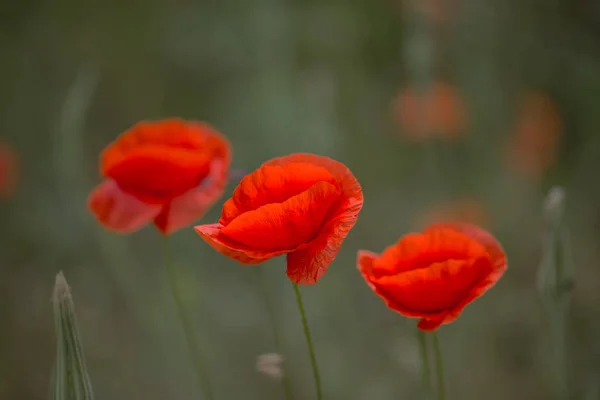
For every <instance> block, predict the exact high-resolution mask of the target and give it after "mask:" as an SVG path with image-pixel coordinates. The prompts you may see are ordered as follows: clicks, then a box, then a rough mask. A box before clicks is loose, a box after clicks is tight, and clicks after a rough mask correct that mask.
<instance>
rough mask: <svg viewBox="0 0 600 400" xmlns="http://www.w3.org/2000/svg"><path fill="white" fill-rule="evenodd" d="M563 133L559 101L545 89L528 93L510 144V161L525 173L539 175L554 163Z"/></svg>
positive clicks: (532, 175)
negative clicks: (551, 96)
mask: <svg viewBox="0 0 600 400" xmlns="http://www.w3.org/2000/svg"><path fill="white" fill-rule="evenodd" d="M562 136H563V121H562V119H561V116H560V110H559V108H558V106H557V105H556V103H554V102H553V101H552V99H551V98H550V97H549V96H547V95H545V94H543V93H536V92H528V93H525V94H524V95H523V99H522V102H521V104H520V109H519V115H518V116H517V122H516V126H515V128H514V133H513V135H512V137H511V139H510V142H509V145H508V152H507V157H508V162H509V163H510V165H511V166H512V167H513V168H515V169H516V170H517V171H518V172H520V173H522V174H523V175H525V176H528V177H533V178H536V177H540V176H541V175H543V173H544V172H545V171H546V170H547V169H548V168H550V167H551V166H552V165H553V164H554V163H555V161H556V159H557V157H558V150H559V146H558V145H559V144H560V140H561V137H562Z"/></svg>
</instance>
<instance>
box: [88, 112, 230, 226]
mask: <svg viewBox="0 0 600 400" xmlns="http://www.w3.org/2000/svg"><path fill="white" fill-rule="evenodd" d="M230 161H231V150H230V144H229V142H228V141H227V139H226V138H225V137H224V136H222V135H221V134H220V133H219V132H217V131H215V130H214V129H213V128H211V127H210V126H208V125H207V124H205V123H202V122H186V121H183V120H180V119H166V120H162V121H156V122H148V121H145V122H140V123H138V124H136V125H135V126H133V127H132V128H131V129H129V130H128V131H126V132H125V133H123V134H122V135H121V136H120V137H119V138H117V140H115V141H114V142H113V143H111V144H110V145H109V146H108V147H107V148H106V149H105V150H104V152H103V153H102V155H101V156H100V170H101V173H102V175H103V176H104V177H106V180H105V181H104V182H103V183H101V184H100V185H99V186H97V187H96V188H95V189H94V190H93V191H92V193H91V195H90V197H89V199H88V205H89V208H90V210H91V211H92V213H93V214H94V215H95V216H96V218H97V219H98V220H99V221H100V222H101V223H102V224H103V225H104V226H106V227H107V228H108V229H111V230H114V231H117V232H120V233H128V232H132V231H135V230H138V229H140V228H141V227H143V226H144V225H146V224H147V223H149V222H151V221H154V224H155V225H156V227H157V228H158V229H159V230H160V231H161V232H163V233H164V234H168V233H171V232H173V231H175V230H177V229H180V228H182V227H184V226H186V225H189V224H191V223H193V222H194V221H195V220H197V219H198V218H200V217H201V216H202V215H204V213H205V212H206V211H207V210H208V209H209V208H210V206H212V205H213V204H214V203H215V202H216V201H217V200H218V199H219V198H220V197H221V195H222V193H223V190H224V188H225V184H226V183H227V176H228V171H229V164H230Z"/></svg>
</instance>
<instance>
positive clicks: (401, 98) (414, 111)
mask: <svg viewBox="0 0 600 400" xmlns="http://www.w3.org/2000/svg"><path fill="white" fill-rule="evenodd" d="M392 114H393V115H392V116H393V118H394V120H395V121H396V123H397V124H398V126H399V127H400V128H401V129H402V131H403V134H405V135H406V136H407V138H408V139H411V140H415V141H421V140H425V139H430V138H434V137H441V138H447V139H455V138H457V137H460V136H461V135H463V134H464V133H465V130H466V125H467V113H466V107H465V104H464V103H463V101H462V99H461V96H460V94H459V92H458V90H457V89H456V88H455V87H454V86H452V85H450V84H448V83H445V82H434V83H432V84H431V85H430V86H429V87H427V88H425V89H424V90H422V91H420V90H416V89H413V88H410V87H409V88H406V89H405V90H403V91H402V92H401V93H400V94H399V95H398V97H397V98H396V99H395V100H394V102H393V104H392Z"/></svg>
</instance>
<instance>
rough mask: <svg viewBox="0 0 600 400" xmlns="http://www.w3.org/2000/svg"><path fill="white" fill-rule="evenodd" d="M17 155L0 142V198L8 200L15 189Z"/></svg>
mask: <svg viewBox="0 0 600 400" xmlns="http://www.w3.org/2000/svg"><path fill="white" fill-rule="evenodd" d="M17 178H18V161H17V154H16V153H15V151H14V150H13V149H12V148H10V147H9V146H8V145H6V144H4V143H2V142H0V198H8V197H10V196H11V195H12V194H14V192H15V189H16V187H17Z"/></svg>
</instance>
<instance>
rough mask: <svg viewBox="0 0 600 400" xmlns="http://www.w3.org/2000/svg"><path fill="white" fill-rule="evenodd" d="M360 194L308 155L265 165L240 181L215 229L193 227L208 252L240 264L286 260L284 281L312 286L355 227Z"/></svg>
mask: <svg viewBox="0 0 600 400" xmlns="http://www.w3.org/2000/svg"><path fill="white" fill-rule="evenodd" d="M362 204H363V194H362V190H361V187H360V185H359V184H358V181H357V180H356V178H355V177H354V175H352V173H351V172H350V170H349V169H348V168H347V167H346V166H344V165H343V164H341V163H339V162H337V161H335V160H332V159H330V158H327V157H321V156H316V155H312V154H293V155H289V156H285V157H280V158H275V159H273V160H270V161H267V162H266V163H264V164H263V165H262V166H261V167H260V168H259V169H258V170H256V171H254V172H253V173H252V174H250V175H247V176H246V177H244V178H243V179H242V181H241V182H240V184H239V185H238V187H237V188H236V189H235V191H234V193H233V196H232V197H231V198H230V199H229V200H227V201H226V202H225V204H224V205H223V211H222V214H221V218H220V219H219V222H218V223H217V224H211V225H200V226H197V227H195V229H196V231H197V232H198V234H199V235H200V236H201V237H202V238H203V239H204V240H205V241H206V242H207V243H208V244H210V245H211V246H212V247H213V248H215V249H216V250H218V251H219V252H221V253H223V254H224V255H226V256H228V257H231V258H233V259H236V260H238V261H239V262H241V263H243V264H258V263H261V262H263V261H266V260H268V259H270V258H272V257H275V256H279V255H282V254H286V255H287V275H288V277H289V278H290V279H291V280H292V281H293V282H295V283H301V284H314V283H316V282H317V280H318V279H319V278H321V277H322V276H323V274H325V271H326V270H327V267H328V266H329V264H330V263H331V262H332V261H333V259H334V258H335V256H336V255H337V253H338V251H339V249H340V247H341V245H342V241H343V240H344V238H345V237H346V235H347V234H348V232H349V231H350V229H351V228H352V227H353V226H354V224H355V223H356V219H357V218H358V213H359V211H360V209H361V208H362Z"/></svg>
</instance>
